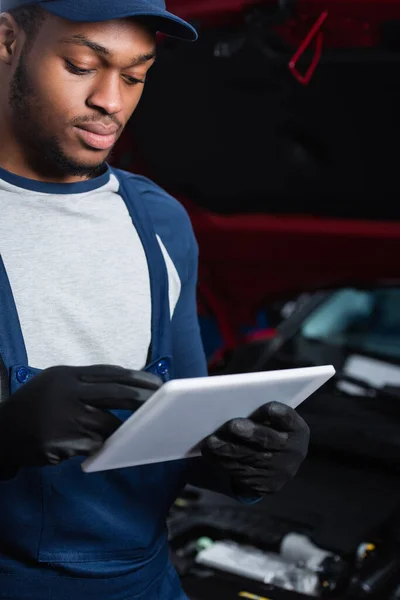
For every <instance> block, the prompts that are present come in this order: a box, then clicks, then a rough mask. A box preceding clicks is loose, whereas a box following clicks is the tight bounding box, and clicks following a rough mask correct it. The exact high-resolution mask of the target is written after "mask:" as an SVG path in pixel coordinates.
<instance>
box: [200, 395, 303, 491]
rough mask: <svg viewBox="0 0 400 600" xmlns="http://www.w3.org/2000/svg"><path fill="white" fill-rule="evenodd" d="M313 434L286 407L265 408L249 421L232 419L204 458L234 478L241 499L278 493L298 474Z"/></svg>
mask: <svg viewBox="0 0 400 600" xmlns="http://www.w3.org/2000/svg"><path fill="white" fill-rule="evenodd" d="M309 438H310V431H309V428H308V425H307V424H306V423H305V421H304V420H303V419H302V418H301V417H300V415H299V414H298V413H297V412H296V411H295V410H293V409H292V408H289V407H288V406H286V405H285V404H281V403H279V402H270V403H268V404H264V406H262V407H261V408H260V409H259V410H258V411H256V412H255V413H254V414H253V415H252V416H251V418H249V419H233V420H232V421H229V422H228V423H226V424H225V425H223V426H222V427H221V428H220V429H219V430H218V431H216V432H215V433H214V434H213V435H211V436H209V437H208V438H207V439H206V440H205V441H204V443H203V447H202V454H203V456H204V457H205V458H206V459H207V460H211V461H214V462H216V463H217V464H218V465H219V466H220V467H222V468H223V469H226V470H227V471H228V472H229V474H230V475H231V480H232V484H233V489H234V491H235V493H236V494H237V495H238V496H240V495H243V496H250V497H254V496H264V495H267V494H269V493H272V492H277V491H279V490H280V489H281V488H282V487H283V486H284V485H285V483H287V482H288V481H290V480H291V479H292V478H293V477H294V476H295V475H296V473H297V471H298V469H299V467H300V465H301V463H302V462H303V460H304V459H305V457H306V455H307V450H308V444H309Z"/></svg>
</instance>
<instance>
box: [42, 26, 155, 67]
mask: <svg viewBox="0 0 400 600" xmlns="http://www.w3.org/2000/svg"><path fill="white" fill-rule="evenodd" d="M155 39H156V38H155V35H154V34H152V33H151V32H150V31H149V29H148V28H147V27H145V26H144V25H143V24H141V23H139V22H138V21H136V20H134V19H117V20H113V21H105V22H102V23H75V22H72V21H66V20H65V19H61V18H59V17H56V16H55V15H50V17H49V18H48V19H47V20H46V21H45V23H44V26H43V27H42V29H41V30H40V33H39V36H38V38H37V42H38V45H39V46H41V48H42V49H43V46H45V47H46V48H48V49H50V48H52V49H57V50H60V51H62V50H63V49H64V50H65V48H66V47H68V46H70V47H71V48H75V49H76V50H77V51H79V49H81V50H82V51H87V52H89V53H90V52H94V51H95V50H96V49H97V50H98V54H100V55H102V56H103V58H106V59H107V60H109V61H110V62H112V61H117V62H119V61H120V60H122V61H125V62H126V61H128V62H129V61H131V62H132V61H133V59H134V58H135V57H137V56H151V55H153V54H155V48H156V42H155ZM85 40H90V41H91V42H93V44H92V46H93V48H92V49H91V48H90V47H89V46H88V44H86V43H85ZM101 49H103V50H104V52H103V51H102V50H101Z"/></svg>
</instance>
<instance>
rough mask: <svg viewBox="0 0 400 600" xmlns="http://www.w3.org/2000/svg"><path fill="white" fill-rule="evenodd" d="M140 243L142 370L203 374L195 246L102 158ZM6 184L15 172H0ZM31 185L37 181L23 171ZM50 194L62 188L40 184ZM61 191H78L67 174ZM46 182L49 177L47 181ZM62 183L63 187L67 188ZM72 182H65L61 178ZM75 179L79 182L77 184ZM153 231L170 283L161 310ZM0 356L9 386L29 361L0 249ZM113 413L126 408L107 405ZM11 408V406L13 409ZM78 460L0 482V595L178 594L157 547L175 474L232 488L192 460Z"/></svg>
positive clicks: (180, 481) (184, 220) (184, 221)
mask: <svg viewBox="0 0 400 600" xmlns="http://www.w3.org/2000/svg"><path fill="white" fill-rule="evenodd" d="M108 173H109V174H110V173H111V174H112V175H114V176H115V177H116V178H117V179H118V182H119V194H120V196H121V198H122V199H123V201H124V202H125V204H126V207H127V209H128V211H129V215H130V217H131V219H132V222H133V223H134V225H135V229H136V231H137V233H138V235H139V238H140V241H141V244H142V246H143V248H144V251H145V254H146V258H147V263H148V267H149V274H150V289H151V357H150V360H149V363H148V365H147V367H146V370H148V371H149V372H153V373H155V374H157V375H159V376H161V377H162V378H163V379H164V380H167V379H169V378H185V377H202V376H205V375H206V374H207V368H206V361H205V356H204V352H203V347H202V343H201V338H200V332H199V325H198V321H197V312H196V283H197V262H198V248H197V244H196V241H195V237H194V234H193V231H192V227H191V224H190V220H189V218H188V215H187V214H186V212H185V210H184V209H183V207H182V206H181V205H180V204H179V203H178V202H177V201H176V200H174V199H173V198H171V197H170V196H169V195H168V194H166V193H165V192H164V191H163V190H162V189H160V188H159V187H158V186H156V185H155V184H154V183H152V182H151V181H149V180H148V179H146V178H144V177H140V176H136V175H132V174H130V173H126V172H123V171H120V170H117V169H110V168H109V171H108ZM0 178H1V179H2V178H4V179H5V180H7V181H8V182H9V184H11V185H14V186H19V185H22V182H23V185H24V186H27V185H28V184H27V181H28V180H23V178H19V177H16V176H13V175H11V174H10V173H8V174H7V173H6V172H4V171H0ZM29 185H31V189H37V190H38V191H39V192H40V189H41V187H40V186H41V184H39V183H38V182H30V184H29ZM45 185H47V190H49V189H51V190H52V192H53V193H54V194H58V193H64V190H65V188H63V186H62V185H61V186H60V185H56V184H45ZM67 185H69V186H70V188H69V191H70V193H79V191H83V192H84V191H85V189H86V188H85V186H86V187H87V186H88V185H90V182H84V183H82V184H67ZM49 186H53V187H51V188H49ZM71 186H72V188H71ZM73 186H77V187H75V188H74V187H73ZM79 186H80V187H79ZM158 238H160V239H161V240H162V242H163V245H164V246H165V248H166V250H167V252H168V255H169V256H170V258H171V260H172V261H173V264H174V266H175V268H176V270H177V272H178V274H179V279H180V282H181V290H180V295H179V300H178V302H177V304H176V307H175V310H174V313H173V317H172V319H171V318H170V305H169V300H168V275H167V269H166V264H165V259H164V256H163V253H162V250H161V248H160V244H159V243H158ZM0 355H1V358H2V361H3V363H4V366H5V369H6V372H7V375H8V381H9V391H10V393H13V392H15V391H16V390H18V389H19V388H20V387H21V386H22V385H24V384H25V383H26V382H27V381H29V379H30V378H31V377H34V376H35V375H36V374H37V373H38V369H37V368H34V367H33V366H31V365H29V363H28V357H27V351H26V346H25V342H24V336H23V334H22V329H21V326H20V321H19V318H18V312H17V309H16V303H15V301H14V297H13V292H12V287H11V285H10V281H9V278H8V276H7V272H6V268H5V265H4V263H3V262H2V260H1V257H0ZM116 414H118V415H119V416H120V417H121V418H122V419H125V418H127V416H129V413H127V412H125V411H117V413H116ZM21 417H22V415H21ZM82 460H83V459H81V458H75V459H72V460H69V461H66V462H64V463H63V464H61V465H60V466H58V467H45V468H37V469H35V468H32V469H23V470H21V471H20V473H19V474H18V476H17V477H16V478H15V479H14V480H12V481H7V482H6V481H5V482H1V483H0V598H7V599H8V600H10V599H12V598H18V599H19V600H33V599H34V600H39V599H42V598H43V599H44V598H54V599H57V600H67V599H68V600H70V599H71V598H74V599H76V600H80V599H82V600H83V599H85V600H90V599H92V598H93V600H94V599H96V600H101V598H107V599H109V600H128V599H131V600H133V599H135V600H139V599H141V598H142V597H143V598H146V600H152V599H153V598H154V600H156V599H160V600H172V599H173V600H177V599H178V598H181V597H184V595H183V592H182V590H181V588H180V584H179V581H178V578H177V576H176V573H175V571H174V570H173V568H172V567H171V565H170V563H169V558H168V544H167V532H166V517H167V514H168V512H169V509H170V507H171V505H172V503H173V501H174V499H175V498H176V496H177V495H178V494H179V492H180V490H181V489H182V487H183V486H184V485H185V483H187V482H190V483H192V484H195V485H199V486H200V487H207V488H209V489H214V490H215V491H219V492H223V493H226V494H229V495H233V493H232V490H231V486H230V481H229V480H228V478H227V477H226V476H225V475H224V474H223V473H222V472H220V471H218V470H217V469H214V470H213V469H211V468H210V466H209V465H206V464H205V463H204V462H203V459H192V460H189V461H174V462H170V463H161V464H155V465H148V466H143V467H135V468H130V469H120V470H114V471H108V472H104V473H93V474H85V473H83V472H82V470H81V462H82Z"/></svg>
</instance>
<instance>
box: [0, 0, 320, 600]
mask: <svg viewBox="0 0 400 600" xmlns="http://www.w3.org/2000/svg"><path fill="white" fill-rule="evenodd" d="M1 11H2V12H1V14H0V81H1V86H0V131H1V145H0V213H1V219H0V240H1V241H0V251H1V259H0V294H1V296H0V355H1V359H2V360H1V403H0V475H1V477H0V597H1V598H7V599H8V600H11V599H19V600H39V599H44V598H52V599H54V600H67V599H68V600H70V599H71V598H74V599H75V600H91V599H93V600H94V599H96V600H101V599H102V598H107V599H111V600H120V599H124V600H128V599H132V600H133V599H136V600H139V599H141V598H146V600H156V599H162V600H169V599H171V600H172V599H173V600H177V599H179V598H181V599H182V598H184V597H185V596H184V593H183V591H182V589H181V586H180V582H179V579H178V577H177V574H176V572H175V571H174V569H173V567H172V566H171V564H170V562H169V557H168V543H167V535H166V517H167V514H168V511H169V509H170V507H171V505H172V503H173V502H174V500H175V498H176V496H177V495H178V494H179V492H180V490H181V489H182V487H183V486H184V485H185V483H187V482H190V483H192V484H195V485H198V486H201V487H204V488H209V489H212V490H215V491H219V492H222V493H225V494H227V495H230V496H232V497H235V498H237V499H238V500H239V501H242V502H249V503H251V502H254V501H257V500H258V499H259V498H260V497H262V496H263V495H265V494H269V493H273V492H276V491H278V490H279V489H280V488H281V487H282V486H283V485H284V484H285V483H286V482H287V481H289V480H290V479H291V478H292V477H293V476H294V475H295V474H296V472H297V470H298V468H299V466H300V464H301V463H302V461H303V459H304V457H305V455H306V452H307V447H308V439H309V431H308V427H307V425H306V424H305V423H304V421H303V420H302V419H301V418H300V417H299V415H298V414H297V413H296V412H295V411H293V410H291V409H289V408H287V407H286V406H284V405H282V404H279V403H274V402H269V403H267V404H265V406H264V407H263V408H262V409H260V410H259V411H258V412H257V413H256V414H255V415H254V417H253V418H252V419H239V420H234V421H232V422H230V423H227V424H226V425H225V426H224V427H223V428H221V429H220V430H219V431H217V432H216V433H215V434H214V435H212V436H210V437H209V438H208V439H207V440H206V441H205V442H204V445H203V456H202V457H200V458H197V459H191V460H188V461H175V462H169V463H160V464H155V465H150V466H143V467H138V468H131V469H119V470H115V471H107V472H103V473H93V474H90V475H89V474H85V473H84V472H83V471H82V469H81V463H82V461H83V460H84V458H85V457H86V456H88V455H91V454H92V453H93V452H95V451H96V450H98V449H99V448H100V446H101V445H102V444H103V443H104V441H105V440H106V439H107V438H108V437H109V436H110V434H111V433H113V432H114V431H115V430H116V429H117V428H118V426H119V425H120V424H121V422H122V421H123V420H124V419H125V418H127V416H129V415H130V414H131V413H132V411H133V410H135V409H136V408H137V407H138V406H139V405H140V404H141V403H142V402H144V401H146V400H147V399H148V398H149V397H150V396H151V395H152V394H153V393H154V391H155V390H157V389H158V388H159V387H160V385H162V383H163V382H164V381H166V380H168V379H169V378H172V377H174V378H183V377H202V376H206V374H207V371H206V362H205V357H204V353H203V349H202V345H201V340H200V334H199V326H198V322H197V316H196V279H197V254H198V249H197V245H196V241H195V238H194V234H193V231H192V228H191V225H190V221H189V218H188V216H187V214H186V212H185V211H184V209H183V208H182V207H181V205H180V204H178V202H177V201H175V200H174V199H173V198H171V197H170V196H169V195H167V194H166V193H165V192H164V191H163V190H162V189H160V188H159V187H158V186H157V185H155V184H154V183H152V182H151V181H149V180H148V179H146V178H144V177H140V176H136V175H133V174H130V173H126V172H123V171H121V170H118V169H114V168H112V167H110V165H109V163H108V160H109V157H110V153H111V150H112V148H113V146H114V144H115V143H116V141H117V139H118V137H119V136H120V135H121V132H122V130H123V129H124V127H125V125H126V124H127V122H128V120H129V118H130V116H131V115H132V113H133V112H134V110H135V109H136V107H137V105H138V102H139V100H140V97H141V96H142V93H143V88H144V83H145V80H146V76H147V73H148V71H149V69H150V67H151V66H152V64H153V63H154V60H155V53H156V32H157V31H161V32H163V33H165V34H167V35H172V36H174V37H177V38H182V39H186V40H195V38H196V32H195V30H194V29H193V28H192V27H191V26H190V25H189V24H187V23H185V22H184V21H182V20H180V19H178V18H177V17H176V16H174V15H172V14H170V13H168V12H167V11H166V9H165V5H164V3H163V0H109V1H108V0H46V1H42V2H39V3H36V4H33V3H32V2H27V1H26V0H25V1H20V0H4V1H2V2H1ZM166 93H168V90H166ZM160 110H162V101H161V98H160ZM165 118H168V115H166V116H165ZM188 134H189V131H188ZM188 137H189V135H188ZM190 137H192V143H195V140H194V139H193V138H194V136H193V135H192V136H190ZM188 142H189V140H188ZM165 148H166V151H168V142H167V141H166V142H165ZM266 400H267V399H266ZM182 426H184V423H183V424H182Z"/></svg>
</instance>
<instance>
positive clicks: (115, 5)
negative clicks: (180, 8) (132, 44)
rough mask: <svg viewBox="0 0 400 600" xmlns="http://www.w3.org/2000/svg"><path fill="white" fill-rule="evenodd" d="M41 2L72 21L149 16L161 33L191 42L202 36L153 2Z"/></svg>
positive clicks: (74, 0)
mask: <svg viewBox="0 0 400 600" xmlns="http://www.w3.org/2000/svg"><path fill="white" fill-rule="evenodd" d="M38 4H40V5H41V6H42V8H44V9H45V10H47V11H48V12H50V13H53V14H55V15H57V16H59V17H62V18H63V19H67V20H68V21H79V22H82V23H94V22H101V21H111V20H113V19H125V18H128V17H147V18H149V19H152V20H154V24H155V28H156V29H157V31H159V32H160V33H164V34H166V35H168V36H171V37H175V38H178V39H180V40H185V41H189V42H195V41H196V40H197V38H198V34H197V31H196V30H195V28H194V27H192V25H190V24H189V23H187V22H186V21H184V20H183V19H180V18H179V17H177V16H176V15H173V14H172V13H170V12H168V11H166V10H163V9H161V8H158V7H154V6H152V5H151V4H150V3H149V2H143V1H141V2H131V1H129V0H112V1H111V2H110V0H96V2H93V0H69V1H68V0H47V1H42V2H38Z"/></svg>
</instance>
